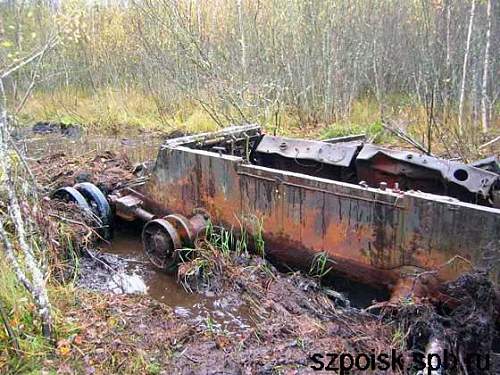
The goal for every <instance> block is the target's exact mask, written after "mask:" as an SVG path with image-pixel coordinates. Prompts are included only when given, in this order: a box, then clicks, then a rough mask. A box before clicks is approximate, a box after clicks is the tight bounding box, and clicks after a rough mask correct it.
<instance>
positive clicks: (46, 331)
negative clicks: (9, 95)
mask: <svg viewBox="0 0 500 375" xmlns="http://www.w3.org/2000/svg"><path fill="white" fill-rule="evenodd" d="M0 93H2V94H3V103H2V104H0V170H1V171H2V174H1V176H2V178H3V181H2V185H3V187H4V188H5V190H6V192H7V197H8V199H7V202H8V212H9V216H10V218H11V220H12V222H13V224H14V227H15V232H16V238H17V242H18V244H19V248H20V250H21V252H22V255H23V258H24V261H25V263H26V268H27V271H28V273H29V274H30V275H31V282H30V281H29V280H28V278H27V277H26V274H25V273H24V272H23V271H22V269H21V267H20V264H19V262H18V260H17V257H16V254H15V253H14V249H13V246H12V244H11V243H10V241H9V239H8V237H7V233H6V232H5V230H4V227H3V223H2V225H1V230H0V239H1V241H2V243H3V245H4V251H5V252H6V256H7V259H8V260H10V262H11V264H12V266H13V268H14V272H15V274H16V277H17V278H18V279H19V281H20V282H21V283H22V284H23V285H24V286H25V287H26V288H27V290H28V291H29V292H30V293H31V295H32V296H33V299H34V301H35V304H36V306H37V310H38V314H39V315H40V317H41V320H42V333H43V335H44V336H45V337H46V338H48V339H52V338H53V332H52V314H51V306H50V302H49V298H48V295H47V289H46V285H45V279H44V277H43V273H42V270H41V267H40V265H39V264H38V262H37V260H36V258H35V255H34V253H33V248H32V246H31V244H30V243H28V241H27V236H26V230H25V227H24V221H23V217H22V213H21V208H20V206H19V200H18V198H17V195H16V191H15V186H14V184H13V182H12V180H11V162H10V157H9V155H8V148H7V143H8V140H7V137H8V134H7V131H8V130H7V110H6V105H5V103H6V100H5V94H4V92H3V82H2V81H1V79H0Z"/></svg>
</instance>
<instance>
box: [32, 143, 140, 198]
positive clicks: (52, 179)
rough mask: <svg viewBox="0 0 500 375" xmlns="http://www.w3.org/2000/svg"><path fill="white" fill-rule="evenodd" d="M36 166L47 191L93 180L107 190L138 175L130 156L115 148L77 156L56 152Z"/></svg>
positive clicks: (39, 181) (37, 175)
mask: <svg viewBox="0 0 500 375" xmlns="http://www.w3.org/2000/svg"><path fill="white" fill-rule="evenodd" d="M32 169H33V173H34V174H35V176H36V178H37V181H38V183H39V184H41V185H42V186H43V187H44V188H45V189H46V190H47V191H52V190H54V189H57V188H59V187H63V186H73V185H74V184H76V183H78V182H92V183H93V184H95V185H97V187H99V188H100V189H101V190H102V191H104V192H105V193H107V192H110V191H112V190H113V189H116V188H119V187H122V186H124V185H126V184H127V183H129V182H130V181H132V180H134V179H135V178H136V177H135V175H134V166H133V165H132V164H131V163H130V161H129V160H128V158H127V156H126V155H125V154H117V153H114V152H111V151H105V152H102V153H100V154H97V155H95V154H94V153H91V154H87V155H81V156H77V157H71V156H69V155H67V154H65V153H62V152H61V153H56V154H52V155H48V156H46V157H44V158H42V159H39V160H37V161H36V162H35V163H33V164H32Z"/></svg>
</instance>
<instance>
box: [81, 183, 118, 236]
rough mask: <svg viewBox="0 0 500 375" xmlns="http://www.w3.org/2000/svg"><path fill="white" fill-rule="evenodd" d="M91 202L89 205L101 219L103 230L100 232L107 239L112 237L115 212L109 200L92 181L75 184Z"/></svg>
mask: <svg viewBox="0 0 500 375" xmlns="http://www.w3.org/2000/svg"><path fill="white" fill-rule="evenodd" d="M74 188H75V189H76V190H78V191H79V192H80V193H81V194H82V195H83V196H84V197H85V199H86V200H87V202H89V205H90V207H91V209H92V211H93V212H94V213H95V215H96V216H97V217H98V218H99V219H100V221H101V226H102V228H101V230H100V231H99V233H100V234H101V236H102V237H103V238H104V239H105V240H109V239H111V237H112V234H113V231H112V227H111V224H112V222H113V214H112V212H111V207H110V206H109V203H108V200H107V199H106V197H105V196H104V194H103V193H102V192H101V190H99V188H98V187H97V186H95V185H94V184H92V183H90V182H82V183H79V184H76V185H75V186H74Z"/></svg>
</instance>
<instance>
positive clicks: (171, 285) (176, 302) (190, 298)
mask: <svg viewBox="0 0 500 375" xmlns="http://www.w3.org/2000/svg"><path fill="white" fill-rule="evenodd" d="M139 236H140V233H138V232H137V231H136V230H134V229H130V228H120V229H119V230H117V231H116V232H115V235H114V238H113V240H112V241H111V243H110V244H109V245H103V246H102V247H101V251H103V252H105V253H109V254H115V255H118V256H119V257H120V258H122V259H124V260H125V261H126V262H127V271H128V273H129V274H136V275H139V276H140V277H141V278H142V280H143V281H144V283H145V285H146V287H147V291H146V293H147V294H149V295H150V296H151V297H153V298H154V299H156V300H158V301H161V302H164V303H166V304H168V305H170V306H174V307H175V306H182V307H191V306H194V305H195V304H197V303H200V302H201V300H202V299H201V297H200V296H199V295H198V294H194V293H187V292H186V291H185V290H184V289H183V288H182V287H181V286H180V285H179V284H178V283H177V280H176V277H175V275H173V274H167V273H166V272H162V271H159V270H157V269H156V268H155V267H154V266H152V265H151V264H150V263H149V261H148V259H147V257H146V256H145V255H144V252H143V249H142V243H141V241H140V237H139Z"/></svg>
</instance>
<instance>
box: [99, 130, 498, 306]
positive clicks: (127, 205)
mask: <svg viewBox="0 0 500 375" xmlns="http://www.w3.org/2000/svg"><path fill="white" fill-rule="evenodd" d="M353 139H354V140H349V139H348V140H345V139H341V140H335V139H334V140H330V141H313V140H299V139H290V138H284V137H277V136H271V135H264V134H262V133H261V130H260V128H259V127H258V126H254V125H247V126H240V127H232V128H227V129H225V130H223V131H220V132H216V133H210V134H200V135H194V136H186V137H180V138H174V139H170V140H168V141H166V142H165V143H164V144H163V145H162V146H161V148H160V150H159V153H158V157H157V160H156V163H155V166H154V169H153V171H152V173H151V175H150V178H149V180H148V181H147V182H146V183H145V184H143V185H142V186H138V187H134V188H126V189H122V190H119V191H116V192H114V193H113V194H112V195H110V196H109V197H108V200H109V201H110V203H111V206H112V207H114V211H115V214H116V215H117V216H119V217H121V218H122V219H125V220H143V221H144V222H145V225H144V230H143V242H144V247H145V251H146V252H147V253H148V255H149V256H150V259H151V260H152V261H153V262H154V263H155V264H156V265H157V266H159V267H167V266H168V265H171V264H172V262H174V261H175V258H176V257H175V253H176V249H180V248H183V247H189V246H192V245H193V241H194V239H195V238H196V236H197V235H199V234H200V233H202V232H203V228H204V227H205V225H206V223H207V221H208V220H209V221H210V222H212V223H216V224H217V225H222V226H224V227H226V228H228V229H229V228H232V229H233V230H235V231H239V232H240V233H241V232H242V231H244V232H245V233H247V234H249V236H248V237H249V238H259V239H262V240H263V241H264V243H265V251H266V255H268V256H269V257H271V259H274V260H276V261H277V262H280V263H281V264H286V265H288V266H290V267H294V268H307V269H308V268H309V266H310V264H311V261H312V260H313V259H314V257H315V256H317V255H318V254H324V255H325V256H326V257H328V259H330V262H331V264H332V267H333V270H334V271H335V273H336V274H338V275H344V276H346V277H347V278H349V279H352V280H356V281H359V282H362V283H367V284H371V285H372V286H380V287H386V288H389V290H391V291H392V293H393V297H394V298H398V297H400V296H403V295H406V294H407V293H410V292H412V293H415V294H417V295H427V296H432V297H438V298H440V297H444V298H446V296H442V295H440V294H439V293H440V292H439V289H440V288H439V286H440V284H441V283H442V282H444V281H447V280H451V279H454V278H456V277H457V276H458V275H460V274H461V273H463V272H465V271H468V270H470V269H471V267H473V266H477V265H479V266H489V263H491V251H498V247H499V241H500V209H499V208H498V207H499V195H498V193H499V176H498V174H497V173H496V172H495V171H489V170H485V169H481V168H478V167H474V166H471V165H465V164H462V163H458V162H453V161H448V160H442V159H438V158H434V157H431V156H427V155H420V154H418V153H414V152H408V151H394V150H389V149H384V148H381V147H378V146H375V145H372V144H368V143H365V142H364V141H363V140H362V139H356V138H353ZM488 256H490V258H488ZM490 274H491V277H492V279H493V281H494V282H497V280H498V276H499V270H498V267H497V268H496V269H493V270H492V271H491V273H490Z"/></svg>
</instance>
